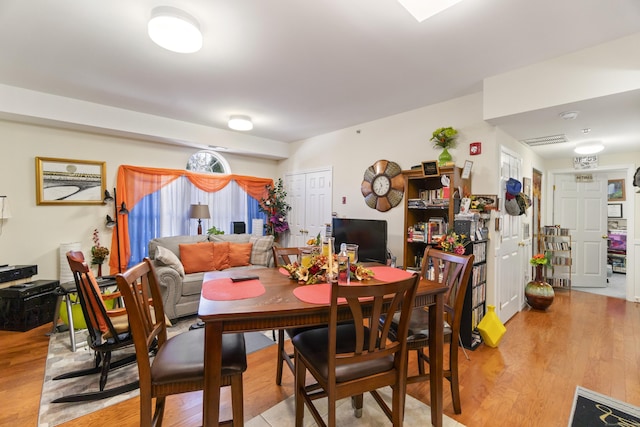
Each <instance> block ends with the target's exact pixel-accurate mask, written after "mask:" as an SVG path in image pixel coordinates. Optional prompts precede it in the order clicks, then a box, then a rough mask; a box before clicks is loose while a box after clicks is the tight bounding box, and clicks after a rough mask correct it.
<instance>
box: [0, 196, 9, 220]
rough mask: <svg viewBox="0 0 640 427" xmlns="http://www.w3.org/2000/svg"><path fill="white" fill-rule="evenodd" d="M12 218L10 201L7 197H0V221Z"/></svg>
mask: <svg viewBox="0 0 640 427" xmlns="http://www.w3.org/2000/svg"><path fill="white" fill-rule="evenodd" d="M7 218H11V210H10V209H9V199H8V198H7V196H0V219H7Z"/></svg>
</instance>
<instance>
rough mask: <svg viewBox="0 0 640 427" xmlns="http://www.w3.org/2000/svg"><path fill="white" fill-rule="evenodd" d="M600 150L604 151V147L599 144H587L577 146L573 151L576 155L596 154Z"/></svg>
mask: <svg viewBox="0 0 640 427" xmlns="http://www.w3.org/2000/svg"><path fill="white" fill-rule="evenodd" d="M602 150H604V145H603V144H602V143H601V142H589V143H587V144H582V145H578V146H577V147H576V148H575V149H574V150H573V151H574V152H576V153H578V154H596V153H599V152H601V151H602Z"/></svg>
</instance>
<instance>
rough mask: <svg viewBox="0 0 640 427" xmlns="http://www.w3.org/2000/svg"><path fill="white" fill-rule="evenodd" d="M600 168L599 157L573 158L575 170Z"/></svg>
mask: <svg viewBox="0 0 640 427" xmlns="http://www.w3.org/2000/svg"><path fill="white" fill-rule="evenodd" d="M597 167H598V156H582V157H574V158H573V168H574V169H595V168H597Z"/></svg>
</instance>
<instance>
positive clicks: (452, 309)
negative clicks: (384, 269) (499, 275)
mask: <svg viewBox="0 0 640 427" xmlns="http://www.w3.org/2000/svg"><path fill="white" fill-rule="evenodd" d="M430 266H433V270H432V271H433V274H432V277H430V276H431V274H430V272H429V267H430ZM472 268H473V255H457V254H453V253H450V252H443V251H441V250H437V249H434V248H432V247H427V248H426V249H425V251H424V256H423V258H422V271H421V273H420V274H421V276H422V277H423V278H425V279H428V280H432V281H435V282H438V283H439V284H441V285H444V286H446V287H447V291H446V293H445V294H444V301H445V304H444V309H445V324H444V338H445V341H447V342H448V343H449V364H448V366H446V367H445V369H444V371H443V372H444V377H445V378H446V379H447V380H449V383H450V385H451V396H452V400H453V410H454V412H455V413H456V414H460V413H461V412H462V407H461V403H460V386H459V380H458V342H459V340H460V323H461V320H462V309H463V306H464V298H465V293H466V292H467V285H468V284H469V278H470V276H471V270H472ZM384 322H385V319H384V317H383V318H381V324H380V326H381V327H382V324H383V323H384ZM399 325H400V322H399V313H396V314H395V316H394V319H393V322H392V326H391V331H390V332H389V336H390V338H391V339H398V336H403V333H402V332H400V330H399V329H398V327H399ZM407 347H408V349H409V351H411V350H415V351H416V354H417V358H418V360H417V361H418V374H417V375H411V376H409V377H408V378H407V384H412V383H415V382H418V381H428V380H430V375H429V372H426V370H425V364H428V363H429V356H428V354H425V351H424V349H425V348H429V312H428V311H427V310H425V309H424V308H415V309H413V310H412V312H411V318H410V320H409V330H408V336H407Z"/></svg>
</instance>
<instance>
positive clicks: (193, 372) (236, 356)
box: [116, 258, 247, 427]
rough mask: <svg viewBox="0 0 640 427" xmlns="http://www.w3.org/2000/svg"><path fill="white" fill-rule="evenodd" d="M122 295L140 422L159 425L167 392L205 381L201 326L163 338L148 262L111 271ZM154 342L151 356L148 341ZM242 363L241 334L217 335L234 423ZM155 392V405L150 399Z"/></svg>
mask: <svg viewBox="0 0 640 427" xmlns="http://www.w3.org/2000/svg"><path fill="white" fill-rule="evenodd" d="M116 282H117V283H118V288H119V289H120V293H121V294H122V297H123V298H124V303H125V306H126V307H127V313H128V315H129V324H130V325H131V331H132V333H133V340H134V343H135V348H136V356H137V360H138V374H139V378H140V423H139V425H140V426H145V427H146V426H160V425H162V418H163V415H164V408H165V400H166V397H167V396H169V395H172V394H179V393H187V392H191V391H197V390H202V389H203V387H204V328H199V329H194V330H190V331H186V332H183V333H181V334H178V335H176V336H174V337H172V338H169V339H167V325H166V322H165V321H164V319H165V315H164V307H163V305H162V295H161V293H160V286H159V285H158V280H157V276H156V273H155V270H154V267H153V263H152V262H151V260H149V258H145V259H144V260H143V261H142V262H141V263H139V264H137V265H135V266H133V267H131V268H129V269H128V270H127V271H125V272H124V273H120V274H117V275H116ZM154 341H155V342H157V352H156V354H155V357H154V358H153V361H152V359H151V355H150V353H149V351H148V346H149V343H151V342H154ZM246 369H247V355H246V350H245V342H244V335H243V334H225V335H223V337H222V372H221V384H222V385H223V386H231V403H232V411H233V420H232V421H226V422H227V423H228V422H232V423H233V425H242V423H243V417H244V414H243V403H242V394H243V390H242V373H243V372H244V371H245V370H246ZM154 398H155V400H156V402H155V411H154V410H153V409H152V400H153V399H154Z"/></svg>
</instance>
